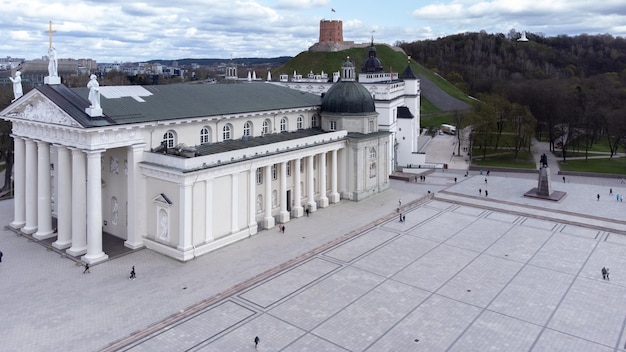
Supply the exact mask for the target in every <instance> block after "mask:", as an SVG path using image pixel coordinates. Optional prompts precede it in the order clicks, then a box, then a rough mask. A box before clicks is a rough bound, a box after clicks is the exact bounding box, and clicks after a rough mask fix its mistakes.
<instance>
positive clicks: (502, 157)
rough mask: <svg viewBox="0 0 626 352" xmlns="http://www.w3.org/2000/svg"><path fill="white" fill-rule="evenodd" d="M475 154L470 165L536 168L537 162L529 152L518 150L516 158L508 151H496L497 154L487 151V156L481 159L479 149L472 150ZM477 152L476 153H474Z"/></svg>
mask: <svg viewBox="0 0 626 352" xmlns="http://www.w3.org/2000/svg"><path fill="white" fill-rule="evenodd" d="M474 152H475V154H474V155H481V156H478V157H477V156H475V157H474V158H473V159H472V165H474V166H484V167H488V166H491V167H510V168H516V169H532V170H534V169H536V168H537V163H536V162H535V160H534V159H533V155H532V153H530V152H525V151H524V152H522V151H520V152H519V153H518V155H517V158H513V155H514V153H513V152H508V151H498V153H497V154H489V153H487V157H486V158H485V159H484V160H483V159H482V154H480V151H479V150H477V149H476V150H474ZM476 152H478V153H476Z"/></svg>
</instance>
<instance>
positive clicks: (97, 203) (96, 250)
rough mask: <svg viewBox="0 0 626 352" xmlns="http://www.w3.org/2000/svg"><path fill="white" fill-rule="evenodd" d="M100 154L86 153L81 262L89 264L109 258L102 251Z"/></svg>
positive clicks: (97, 151) (93, 151)
mask: <svg viewBox="0 0 626 352" xmlns="http://www.w3.org/2000/svg"><path fill="white" fill-rule="evenodd" d="M102 152H103V150H92V151H88V152H87V254H85V255H84V256H83V257H82V260H83V261H85V262H87V263H90V264H91V263H97V262H101V261H103V260H106V259H107V258H108V257H109V256H108V255H106V254H105V253H104V252H103V251H102V170H101V159H100V158H101V156H102Z"/></svg>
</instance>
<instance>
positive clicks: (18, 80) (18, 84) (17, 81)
mask: <svg viewBox="0 0 626 352" xmlns="http://www.w3.org/2000/svg"><path fill="white" fill-rule="evenodd" d="M9 79H10V80H11V82H13V97H14V99H13V101H16V100H17V99H18V98H19V97H21V96H22V95H24V93H23V91H22V73H21V72H20V71H17V72H15V78H13V77H9ZM13 101H12V102H13Z"/></svg>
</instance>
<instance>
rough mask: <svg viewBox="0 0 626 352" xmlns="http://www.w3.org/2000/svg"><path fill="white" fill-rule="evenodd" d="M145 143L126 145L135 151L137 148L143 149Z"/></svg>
mask: <svg viewBox="0 0 626 352" xmlns="http://www.w3.org/2000/svg"><path fill="white" fill-rule="evenodd" d="M146 145H147V144H146V143H137V144H131V145H129V146H127V148H128V149H132V150H133V151H137V149H140V150H144V149H145V148H146Z"/></svg>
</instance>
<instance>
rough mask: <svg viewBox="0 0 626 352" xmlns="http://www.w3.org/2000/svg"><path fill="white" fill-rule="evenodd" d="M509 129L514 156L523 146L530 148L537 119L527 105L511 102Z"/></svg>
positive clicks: (515, 156)
mask: <svg viewBox="0 0 626 352" xmlns="http://www.w3.org/2000/svg"><path fill="white" fill-rule="evenodd" d="M510 120H511V122H512V125H511V130H512V135H513V143H512V144H513V150H514V151H515V154H514V155H513V157H514V158H517V155H518V153H519V151H520V150H522V149H523V148H525V147H528V148H529V149H530V145H531V139H532V136H533V134H534V132H535V126H536V124H537V120H536V119H535V117H534V116H533V114H532V113H531V112H530V109H529V108H528V107H527V106H521V105H519V104H513V105H512V109H511V119H510Z"/></svg>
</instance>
